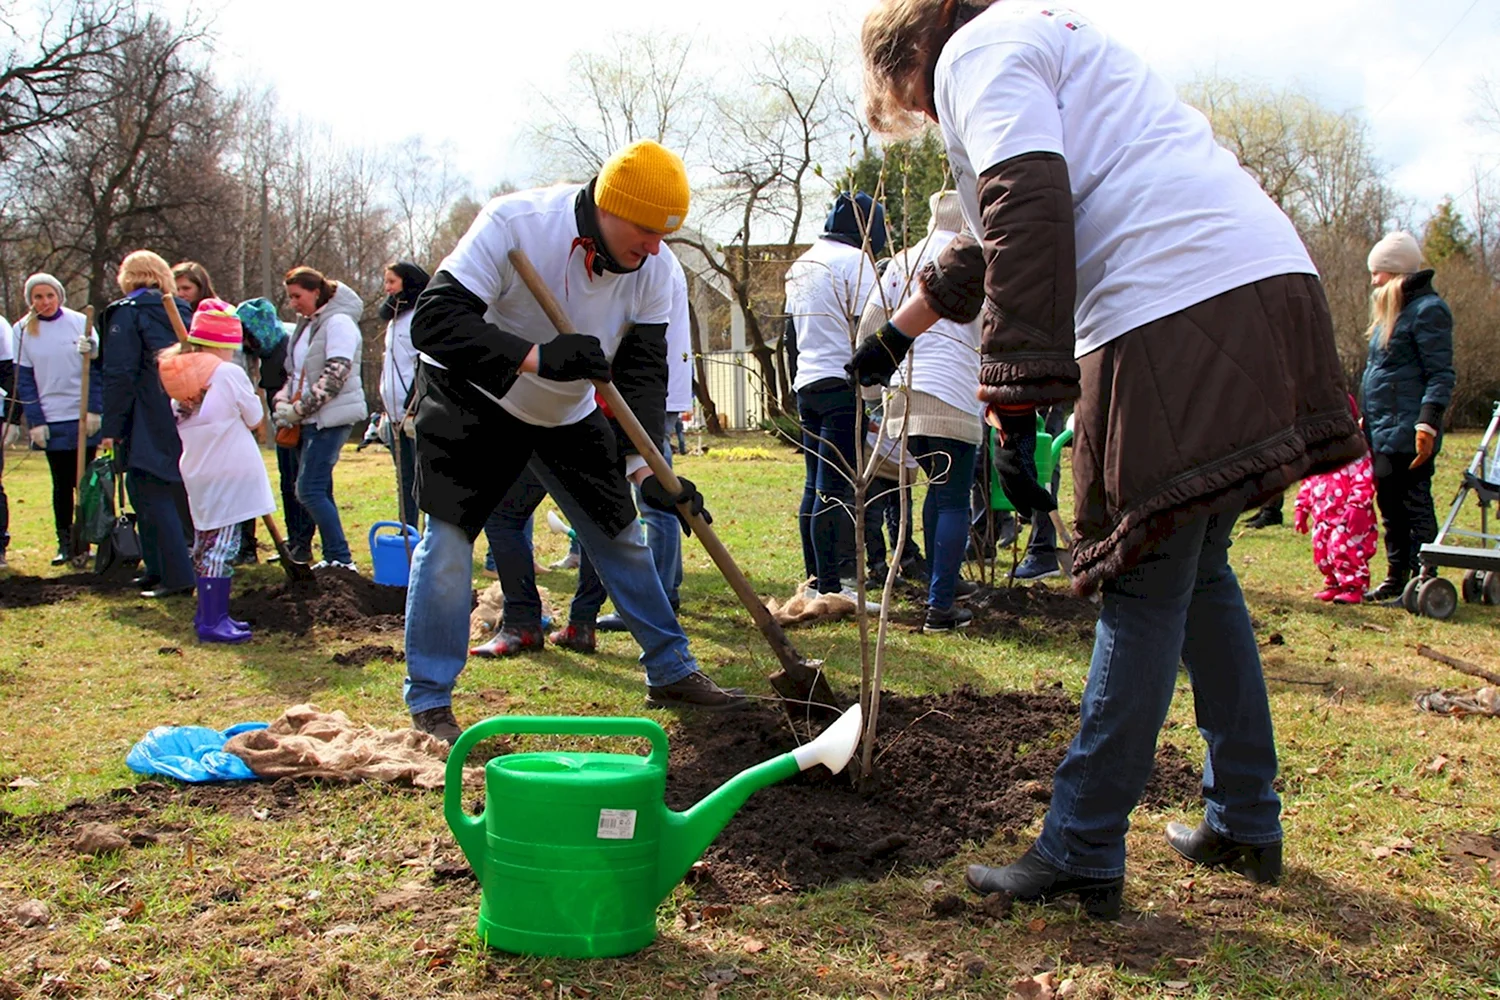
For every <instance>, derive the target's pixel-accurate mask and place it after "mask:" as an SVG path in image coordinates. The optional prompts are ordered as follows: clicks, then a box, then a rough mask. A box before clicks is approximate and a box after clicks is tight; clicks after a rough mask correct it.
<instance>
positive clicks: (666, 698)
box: [646, 670, 750, 712]
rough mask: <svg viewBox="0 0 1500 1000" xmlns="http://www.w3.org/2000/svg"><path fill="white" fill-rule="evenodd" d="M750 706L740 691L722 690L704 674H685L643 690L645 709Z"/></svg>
mask: <svg viewBox="0 0 1500 1000" xmlns="http://www.w3.org/2000/svg"><path fill="white" fill-rule="evenodd" d="M748 704H750V702H749V700H748V699H747V698H746V697H745V692H744V691H741V690H740V689H739V688H728V689H725V688H721V687H719V685H717V684H715V683H714V682H713V679H712V678H711V677H709V676H708V675H707V674H705V673H704V672H703V671H701V670H699V671H695V672H694V673H691V674H688V675H687V676H686V677H684V678H683V679H682V680H680V681H673V682H672V683H671V684H667V685H664V686H663V687H647V688H646V707H647V708H699V709H703V710H705V711H709V712H724V711H732V710H734V709H740V708H744V707H745V706H746V705H748Z"/></svg>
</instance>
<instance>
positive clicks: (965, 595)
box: [953, 580, 979, 601]
mask: <svg viewBox="0 0 1500 1000" xmlns="http://www.w3.org/2000/svg"><path fill="white" fill-rule="evenodd" d="M977 593H979V581H977V580H960V581H958V582H957V583H955V584H954V585H953V599H954V600H955V601H967V600H968V599H969V598H971V597H973V596H974V595H975V594H977Z"/></svg>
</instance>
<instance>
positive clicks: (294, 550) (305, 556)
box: [286, 541, 312, 563]
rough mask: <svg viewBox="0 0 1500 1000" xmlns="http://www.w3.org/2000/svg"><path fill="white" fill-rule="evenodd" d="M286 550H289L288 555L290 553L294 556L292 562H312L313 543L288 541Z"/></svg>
mask: <svg viewBox="0 0 1500 1000" xmlns="http://www.w3.org/2000/svg"><path fill="white" fill-rule="evenodd" d="M286 551H287V555H289V556H291V557H292V562H298V563H307V562H312V544H311V543H308V544H306V545H298V544H297V543H296V542H293V541H288V542H287V543H286Z"/></svg>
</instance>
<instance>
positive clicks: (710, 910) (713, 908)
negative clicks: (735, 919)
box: [698, 903, 734, 920]
mask: <svg viewBox="0 0 1500 1000" xmlns="http://www.w3.org/2000/svg"><path fill="white" fill-rule="evenodd" d="M733 912H734V907H732V906H726V905H725V904H723V903H710V904H709V905H707V906H705V907H704V908H703V909H701V910H699V911H698V915H699V916H700V917H702V918H703V919H704V920H722V919H724V918H725V917H727V916H729V915H730V914H731V913H733Z"/></svg>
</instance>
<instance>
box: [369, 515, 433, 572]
mask: <svg viewBox="0 0 1500 1000" xmlns="http://www.w3.org/2000/svg"><path fill="white" fill-rule="evenodd" d="M384 528H394V529H395V530H396V532H398V533H397V534H384V535H382V534H381V533H380V532H381V529H384ZM421 540H422V536H421V535H419V534H417V529H416V528H413V527H412V526H411V525H409V524H402V523H401V522H400V521H376V522H375V523H374V524H372V525H370V564H371V565H372V566H374V567H375V582H376V583H380V584H384V585H385V586H387V587H404V586H406V584H407V582H408V581H409V580H410V579H411V554H412V552H413V551H414V550H415V549H416V547H417V542H419V541H421Z"/></svg>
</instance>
